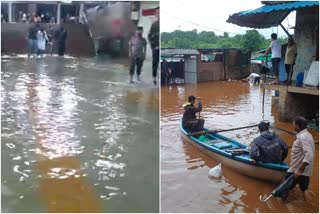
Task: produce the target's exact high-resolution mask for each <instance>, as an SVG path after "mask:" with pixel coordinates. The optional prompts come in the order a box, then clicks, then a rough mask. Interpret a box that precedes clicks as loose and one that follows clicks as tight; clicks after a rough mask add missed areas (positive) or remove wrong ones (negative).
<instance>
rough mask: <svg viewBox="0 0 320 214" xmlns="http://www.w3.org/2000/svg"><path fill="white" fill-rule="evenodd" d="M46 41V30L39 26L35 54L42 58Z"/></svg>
mask: <svg viewBox="0 0 320 214" xmlns="http://www.w3.org/2000/svg"><path fill="white" fill-rule="evenodd" d="M47 41H48V36H47V33H46V31H45V30H44V29H43V28H42V27H41V28H40V29H39V30H38V32H37V44H38V52H37V55H38V56H39V55H40V57H41V58H42V56H43V55H42V54H43V53H44V52H45V50H46V44H47Z"/></svg>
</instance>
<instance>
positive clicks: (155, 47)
mask: <svg viewBox="0 0 320 214" xmlns="http://www.w3.org/2000/svg"><path fill="white" fill-rule="evenodd" d="M155 16H156V18H157V20H156V21H155V22H154V23H153V24H152V25H151V28H150V31H149V34H148V40H149V43H150V45H151V50H152V77H153V83H154V84H155V85H156V84H157V71H158V65H159V57H160V56H159V8H158V9H157V10H156V13H155Z"/></svg>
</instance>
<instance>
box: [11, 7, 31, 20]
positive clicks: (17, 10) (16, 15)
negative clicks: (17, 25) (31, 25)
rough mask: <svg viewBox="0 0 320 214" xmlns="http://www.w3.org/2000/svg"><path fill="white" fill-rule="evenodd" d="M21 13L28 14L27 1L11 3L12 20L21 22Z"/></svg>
mask: <svg viewBox="0 0 320 214" xmlns="http://www.w3.org/2000/svg"><path fill="white" fill-rule="evenodd" d="M23 13H25V14H28V3H15V4H12V16H13V20H12V21H13V22H22V17H23Z"/></svg>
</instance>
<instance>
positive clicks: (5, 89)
mask: <svg viewBox="0 0 320 214" xmlns="http://www.w3.org/2000/svg"><path fill="white" fill-rule="evenodd" d="M1 71H2V72H1V98H2V99H1V158H2V160H1V173H2V177H1V182H2V183H1V195H2V201H1V202H2V207H1V210H2V212H74V213H75V212H158V210H159V140H158V139H159V93H158V92H159V89H158V87H157V86H154V85H153V83H152V75H151V61H150V60H149V61H146V62H145V64H144V69H143V74H142V80H143V81H142V83H139V84H134V85H132V84H129V83H128V63H127V61H126V60H121V59H119V60H116V59H110V58H72V57H66V58H64V59H63V58H57V57H48V58H44V59H30V60H28V59H26V58H25V57H15V58H10V57H8V58H3V59H2V61H1Z"/></svg>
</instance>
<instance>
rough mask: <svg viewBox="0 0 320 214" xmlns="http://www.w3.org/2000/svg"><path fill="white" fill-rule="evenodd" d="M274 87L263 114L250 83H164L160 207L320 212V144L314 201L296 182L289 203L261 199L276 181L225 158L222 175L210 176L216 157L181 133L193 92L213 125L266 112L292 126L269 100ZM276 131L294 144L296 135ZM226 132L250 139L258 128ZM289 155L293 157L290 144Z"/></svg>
mask: <svg viewBox="0 0 320 214" xmlns="http://www.w3.org/2000/svg"><path fill="white" fill-rule="evenodd" d="M272 93H273V92H272V91H268V90H267V91H266V93H265V108H264V114H263V113H262V97H263V96H262V89H260V87H258V86H253V85H249V84H247V83H242V82H237V81H235V82H209V83H201V84H197V85H190V84H186V85H180V86H165V87H161V121H160V129H161V212H222V213H225V212H252V213H255V212H277V213H279V212H305V213H308V212H319V144H316V146H315V148H316V152H315V153H316V154H315V162H314V163H315V164H314V170H313V176H312V177H311V179H310V185H309V189H310V196H311V200H310V202H308V203H306V202H304V200H303V198H302V193H301V192H300V189H299V188H295V189H294V190H293V192H291V193H289V198H288V201H287V202H285V203H284V202H282V200H280V199H279V200H278V199H277V198H271V199H270V200H269V201H267V202H266V203H262V202H260V201H259V195H262V194H269V193H271V191H272V190H273V189H274V188H276V186H277V184H272V183H268V182H265V181H260V180H257V179H254V178H250V177H246V176H244V175H241V174H238V173H236V172H233V171H232V170H230V169H229V168H226V167H224V166H223V164H222V173H223V177H222V179H220V180H211V179H209V178H208V172H209V170H210V169H211V168H212V167H214V166H216V165H217V164H218V162H217V161H215V160H214V159H212V158H210V157H209V156H207V155H206V154H204V153H202V152H201V151H200V150H198V149H197V148H195V147H194V146H192V145H191V144H189V143H188V142H184V141H183V140H182V138H181V134H180V130H179V119H180V117H181V115H182V113H183V108H182V105H183V103H184V102H186V99H187V97H188V96H189V95H191V94H193V95H195V96H199V97H201V98H202V103H203V111H202V112H201V117H202V118H204V119H205V121H206V122H205V127H207V128H209V129H230V128H236V127H241V126H247V125H254V124H258V123H259V122H260V121H261V120H262V119H263V118H264V119H265V120H269V121H270V123H271V124H272V125H274V126H276V127H279V128H282V129H285V130H289V131H291V132H292V131H293V130H292V125H291V123H283V122H279V121H278V120H277V114H278V112H277V111H276V108H273V107H272V105H271V97H272ZM277 133H278V134H279V135H280V137H282V139H283V140H284V141H285V142H286V143H287V144H288V145H292V143H293V141H294V136H292V135H289V134H286V133H284V132H277ZM311 133H312V135H313V137H314V140H315V141H319V137H318V136H319V133H318V132H316V131H311ZM223 135H226V136H228V137H230V138H233V139H236V140H238V141H240V142H243V143H245V144H249V143H250V142H251V141H252V140H253V139H254V138H255V137H257V136H258V135H259V133H258V129H257V128H250V129H241V130H237V131H232V132H224V133H223ZM286 160H287V162H288V161H289V160H290V149H289V156H288V157H287V159H286Z"/></svg>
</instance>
